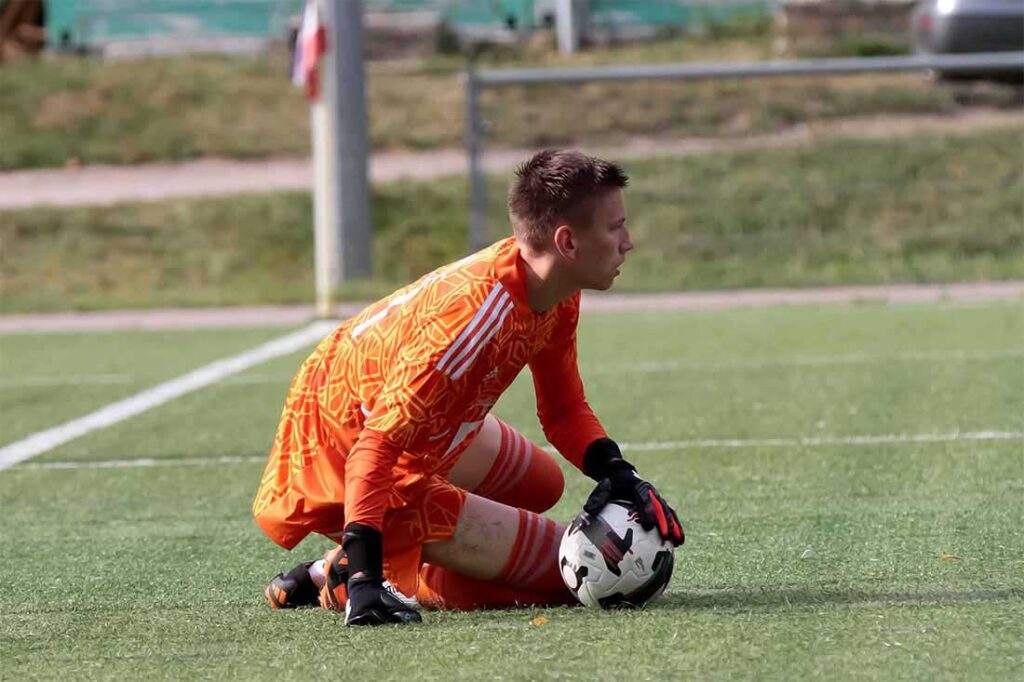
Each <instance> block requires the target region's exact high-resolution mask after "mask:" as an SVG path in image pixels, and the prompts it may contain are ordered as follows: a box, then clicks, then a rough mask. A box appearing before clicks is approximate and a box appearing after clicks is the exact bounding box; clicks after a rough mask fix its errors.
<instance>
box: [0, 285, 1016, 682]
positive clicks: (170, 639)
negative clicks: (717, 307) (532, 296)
mask: <svg viewBox="0 0 1024 682" xmlns="http://www.w3.org/2000/svg"><path fill="white" fill-rule="evenodd" d="M283 333H284V332H282V331H281V330H277V331H276V332H274V331H269V330H263V331H261V332H253V335H254V337H253V338H252V341H253V343H256V342H258V341H259V340H262V338H265V337H266V336H267V335H269V334H283ZM580 333H581V338H580V349H581V367H582V373H583V376H584V379H585V381H586V384H587V387H588V395H589V397H590V400H591V403H592V405H593V406H594V408H595V410H596V411H597V413H598V414H599V415H600V416H601V417H602V418H603V420H604V421H605V423H606V425H607V426H608V428H609V430H610V431H611V433H612V434H613V435H614V436H615V437H616V438H618V439H620V440H621V441H623V442H624V443H627V444H629V445H630V446H632V447H631V452H629V453H628V456H629V457H630V458H631V459H633V461H634V462H635V463H636V464H637V466H638V467H639V469H640V471H641V473H643V474H644V475H645V476H647V477H648V478H650V479H651V480H652V481H654V482H655V483H656V484H657V485H658V487H659V489H660V490H661V491H662V493H663V494H664V495H665V496H666V497H667V498H668V499H669V500H670V501H671V502H673V504H675V505H676V507H677V508H678V510H679V511H680V514H681V516H682V518H683V520H684V524H685V527H686V529H687V535H688V540H687V543H686V545H685V546H684V547H682V548H681V549H679V550H678V551H677V554H676V559H677V563H676V571H675V574H674V577H673V580H672V583H671V585H670V587H669V590H668V592H667V594H666V595H665V596H664V597H663V598H662V599H661V600H659V601H658V602H655V603H654V604H652V605H651V606H650V607H649V608H648V609H647V610H645V611H642V612H600V611H592V610H587V609H583V608H558V609H521V610H508V611H493V612H479V613H469V614H466V613H440V612H430V613H427V614H426V616H425V623H424V624H423V625H422V626H420V627H417V628H411V629H397V628H386V629H376V630H355V629H347V628H345V627H344V626H343V625H342V623H341V619H340V618H339V617H338V616H336V615H333V614H329V613H326V612H322V611H319V610H305V611H298V612H274V611H271V610H270V609H268V608H267V607H266V606H265V605H264V604H263V603H262V599H263V598H262V594H261V590H262V587H263V585H264V584H265V583H266V581H267V580H268V579H269V578H270V577H271V576H272V575H273V574H274V573H276V572H277V571H279V570H282V569H283V568H286V567H288V566H290V565H291V564H292V563H294V562H295V561H296V560H297V559H299V558H302V557H310V556H313V555H315V554H317V553H318V552H320V551H322V550H323V549H324V548H325V547H326V544H325V543H324V541H323V540H317V539H310V540H307V541H306V542H304V543H303V544H302V545H301V546H300V547H299V548H298V550H297V551H296V552H295V553H293V554H291V555H289V554H288V553H286V552H284V551H283V550H280V549H279V548H277V547H276V546H274V545H273V544H272V543H271V542H270V541H269V540H267V539H266V538H265V537H263V536H262V535H261V534H260V532H259V531H258V529H257V528H256V527H255V525H254V524H253V522H252V520H251V518H250V512H249V505H250V503H251V499H252V495H253V494H254V492H255V488H256V485H257V482H258V478H259V474H260V470H261V468H262V462H261V460H262V458H263V456H264V455H265V454H266V451H267V448H268V446H269V443H270V439H271V438H272V435H273V430H274V426H275V423H276V416H277V412H278V411H279V410H280V406H281V403H282V400H283V396H284V391H285V388H286V385H287V382H288V379H289V376H290V374H291V372H292V371H293V370H294V368H295V367H296V366H297V364H298V362H299V361H300V359H301V355H302V354H301V353H300V354H297V355H296V356H293V357H288V358H281V359H278V360H275V361H273V362H270V363H267V364H266V365H264V366H261V367H257V368H254V369H253V370H251V371H249V372H247V373H245V374H243V375H241V376H240V377H238V378H237V379H236V380H234V381H227V382H224V383H222V384H218V385H215V386H213V387H210V388H208V389H205V390H203V391H200V392H198V393H195V394H191V395H189V396H185V397H182V398H180V399H178V400H175V401H173V402H171V403H169V404H167V405H165V406H162V407H160V408H157V409H154V410H153V411H151V412H148V413H146V414H143V415H140V416H138V417H136V418H134V419H132V420H129V421H127V422H124V423H122V424H119V425H116V426H113V427H111V428H109V429H107V430H104V431H101V432H97V433H95V434H92V435H89V436H85V437H83V438H81V439H79V440H77V441H73V442H71V443H68V444H66V445H64V446H63V447H61V448H58V449H57V450H54V451H52V452H50V453H46V454H44V455H41V456H39V457H37V458H36V459H34V460H31V461H28V462H25V463H22V464H19V465H17V466H15V467H14V468H11V469H8V470H5V471H2V472H0V508H2V509H3V512H4V513H3V514H2V515H0V535H2V537H3V538H4V568H5V579H6V581H7V583H6V589H5V590H4V591H3V594H2V596H0V647H2V649H3V652H4V674H5V676H7V675H9V676H10V677H11V679H28V678H47V679H56V678H74V679H124V678H133V679H152V678H159V679H163V678H175V679H182V678H187V679H224V678H242V677H245V678H254V679H296V680H308V679H310V678H311V677H314V676H320V675H324V674H328V675H340V676H343V677H344V678H346V679H445V680H447V679H467V680H468V679H484V678H486V679H513V680H518V679H522V680H527V679H566V678H571V679H588V678H599V679H605V678H609V677H620V676H629V677H631V678H636V679H659V680H660V679H679V678H693V677H699V678H744V679H750V678H757V679H780V680H781V679H787V680H788V679H795V678H804V677H810V676H817V677H827V678H831V679H836V678H838V679H879V678H885V679H893V678H899V679H903V678H910V679H922V680H932V679H964V678H970V679H1007V678H1011V677H1013V676H1014V675H1015V674H1016V673H1018V672H1019V670H1020V669H1021V666H1022V665H1024V644H1022V642H1024V579H1022V576H1024V553H1022V547H1024V531H1022V530H1021V524H1020V520H1021V518H1022V515H1024V440H1022V438H1024V437H1022V435H1021V432H1022V431H1024V419H1022V415H1024V397H1022V396H1024V373H1022V372H1020V367H1021V364H1022V359H1021V358H1022V354H1024V344H1022V339H1024V307H1022V306H1021V304H1020V303H993V304H977V305H962V304H934V305H890V306H884V305H877V304H855V305H834V306H799V307H778V308H766V309H739V310H730V311H720V312H683V313H678V312H676V313H672V312H630V313H601V314H598V313H591V314H586V315H585V316H584V321H583V324H582V326H581V331H580ZM204 335H208V338H206V339H204V343H203V344H196V345H195V346H185V347H183V346H182V339H183V338H184V337H183V336H176V335H173V334H153V335H152V338H151V339H149V340H146V339H145V336H146V335H145V334H140V333H135V334H109V335H107V336H106V337H104V338H105V339H106V343H105V344H103V345H102V346H98V345H97V344H96V343H95V340H94V339H90V338H89V335H83V336H81V337H79V338H80V339H81V340H82V343H81V347H82V349H83V350H88V351H91V353H90V354H91V356H92V357H93V361H94V362H95V363H96V365H97V367H102V368H103V369H105V370H107V371H112V372H120V373H124V374H128V375H131V376H138V377H139V379H140V382H141V383H146V382H149V381H155V380H157V379H158V378H159V377H157V375H156V374H155V373H152V369H151V366H152V363H151V362H148V361H147V356H149V357H150V358H151V357H154V356H159V357H163V358H166V360H165V362H164V363H163V364H164V366H165V368H166V369H167V370H168V372H169V371H170V370H171V369H172V364H171V363H172V362H177V363H178V365H185V366H189V365H198V364H201V363H203V362H206V361H207V360H209V359H210V358H211V355H212V353H211V349H212V341H213V339H214V336H215V334H214V333H213V332H204ZM257 337H259V338H257ZM66 338H72V337H66ZM206 341H210V342H211V343H210V344H207V343H206ZM243 341H244V339H243V338H242V337H241V336H240V335H238V333H237V332H231V333H225V335H224V337H223V346H222V350H223V355H230V354H232V353H236V352H238V351H239V350H240V349H241V348H240V346H243V345H244V344H243V343H242V342H243ZM4 342H5V344H6V343H9V342H10V338H5V339H4ZM50 343H51V339H47V338H46V337H43V336H39V337H36V338H35V339H34V342H33V343H31V344H26V343H22V345H20V346H18V348H17V357H18V358H19V362H18V363H17V364H18V365H22V366H23V367H24V368H25V369H24V370H21V369H19V370H17V372H15V371H14V370H13V369H12V367H13V365H12V363H8V362H5V363H4V364H3V366H2V374H0V378H7V377H9V376H11V375H13V374H15V373H17V374H18V375H19V376H20V377H21V378H22V379H25V378H26V377H28V376H30V375H31V374H30V372H42V371H43V370H44V369H45V363H44V359H45V358H46V357H47V356H48V355H51V354H52V353H51V350H52V348H53V347H54V346H53V345H48V344H50ZM139 347H146V348H149V352H148V353H138V352H133V349H137V348H139ZM4 348H5V351H6V350H7V349H8V348H10V346H7V345H5V346H4ZM175 354H176V355H177V356H178V357H177V358H176V359H175V360H173V361H172V360H171V359H170V358H173V356H174V355H175ZM68 355H69V360H68V365H69V366H76V365H75V363H73V362H71V358H73V357H74V353H73V351H72V350H69V351H68ZM5 357H9V354H8V353H7V352H5ZM82 362H84V359H83V360H82ZM178 365H175V366H178ZM40 368H41V369H40ZM147 372H150V373H149V374H147ZM48 396H49V403H50V404H51V405H52V407H53V409H54V410H56V411H57V412H58V413H59V414H60V415H62V416H59V417H57V416H55V419H54V421H55V422H59V421H60V420H61V419H63V418H65V417H66V416H67V415H68V413H69V412H72V411H74V410H73V409H72V408H73V407H75V408H79V407H80V408H83V409H84V408H85V407H86V406H85V405H84V404H82V405H78V404H75V403H74V401H75V400H76V399H75V398H74V397H73V395H72V393H71V392H68V391H57V390H54V391H52V392H51V393H49V394H48ZM26 399H27V398H26ZM36 400H38V398H36ZM9 404H10V405H12V406H14V407H17V405H18V404H19V400H18V398H17V395H15V396H14V398H12V399H11V401H10V403H9ZM533 412H534V406H533V403H532V395H531V387H530V385H529V381H528V377H523V378H522V380H520V381H517V383H516V384H515V385H514V386H513V388H512V389H511V390H510V391H509V392H508V393H507V394H506V396H505V397H504V398H503V399H502V401H501V402H500V403H499V405H498V406H497V408H496V413H497V414H498V415H499V416H501V417H502V418H504V419H506V420H507V421H509V422H510V423H512V424H514V425H515V426H517V427H518V428H521V429H522V430H523V431H524V432H526V433H528V434H530V435H531V436H533V437H538V434H539V430H538V427H537V425H536V419H535V417H534V416H533ZM7 414H8V410H6V409H5V410H4V413H3V414H2V415H0V420H3V421H2V422H0V423H3V424H4V425H5V428H6V425H7V420H8V419H9V417H8V416H7ZM957 432H961V433H968V432H971V433H977V432H1001V433H1004V434H1006V435H1005V436H1004V437H1003V438H1002V439H997V438H996V436H989V437H986V438H981V439H978V440H955V439H954V434H955V433H957ZM855 436H860V437H863V436H876V437H887V438H888V441H886V442H877V443H874V444H871V443H863V442H861V443H858V442H855V441H850V440H849V439H850V438H851V437H855ZM897 436H898V437H902V438H903V441H902V442H894V441H895V440H897V439H896V438H894V437H897ZM924 437H928V438H924ZM814 438H818V439H821V438H833V439H837V440H836V441H833V442H831V444H820V441H819V443H818V444H816V443H815V442H814V441H810V440H804V441H803V442H799V441H800V439H814ZM914 438H916V439H917V440H914ZM763 439H795V440H796V441H798V442H789V444H783V445H779V444H774V445H773V444H770V443H764V442H760V441H762V440H763ZM842 439H847V440H846V441H842ZM725 440H728V441H729V443H726V442H723V441H725ZM702 443H703V444H702ZM143 457H144V458H162V459H160V462H158V463H162V464H163V465H162V466H141V464H142V463H143V462H136V463H133V460H136V459H138V458H143ZM224 457H236V458H238V459H231V460H224V459H221V458H224ZM115 460H120V461H121V463H122V464H123V465H125V466H122V467H121V468H109V467H108V468H78V469H60V468H49V467H52V466H54V465H56V464H61V465H79V466H83V465H87V464H89V463H99V462H111V461H115ZM62 463H63V464H62ZM588 489H589V484H588V482H587V480H586V479H584V478H583V477H582V475H579V474H575V473H572V472H569V475H568V478H567V489H566V494H565V496H564V497H563V499H562V501H561V502H560V503H559V504H558V505H557V506H556V507H555V508H554V509H553V510H552V511H551V512H550V515H551V516H553V517H554V518H558V519H560V520H566V519H568V518H570V517H571V516H572V515H573V514H574V513H575V512H576V510H578V508H579V506H580V505H581V503H582V501H583V499H584V497H585V495H586V493H587V491H588ZM537 616H543V617H544V618H546V619H547V620H546V622H545V623H542V624H532V621H533V619H534V618H535V617H537Z"/></svg>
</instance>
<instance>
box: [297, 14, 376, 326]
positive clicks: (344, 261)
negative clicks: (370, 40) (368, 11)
mask: <svg viewBox="0 0 1024 682" xmlns="http://www.w3.org/2000/svg"><path fill="white" fill-rule="evenodd" d="M316 2H317V3H318V4H317V6H318V9H319V10H320V12H319V14H320V16H321V17H322V18H323V23H324V24H325V28H326V37H327V44H326V50H325V52H324V54H323V55H322V58H321V60H320V83H321V93H320V97H318V98H317V100H316V101H314V102H313V103H312V105H311V106H310V124H311V125H310V128H311V131H312V133H311V134H312V138H313V139H312V144H313V175H314V179H313V216H314V217H313V234H314V239H315V245H314V257H315V261H316V264H315V273H316V309H317V315H318V316H319V317H330V316H331V314H332V308H333V301H332V297H331V295H332V290H333V289H334V287H336V286H338V284H340V283H341V281H343V280H350V279H356V278H359V277H368V276H370V275H371V274H372V268H373V265H372V241H373V240H372V226H371V218H370V185H369V172H368V165H369V163H368V157H369V153H370V150H369V141H368V133H367V120H366V119H367V117H366V93H365V88H366V86H365V74H364V65H363V23H362V22H363V5H362V0H316Z"/></svg>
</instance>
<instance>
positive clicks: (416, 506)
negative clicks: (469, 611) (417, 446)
mask: <svg viewBox="0 0 1024 682" xmlns="http://www.w3.org/2000/svg"><path fill="white" fill-rule="evenodd" d="M402 493H403V495H402V497H403V498H404V501H403V502H398V504H400V505H401V506H395V507H393V508H390V509H389V510H388V511H387V512H385V514H384V528H383V529H382V535H383V537H384V573H385V575H386V576H387V578H388V580H390V581H391V583H392V584H393V585H394V586H395V587H397V588H398V589H399V590H400V591H401V592H403V593H404V594H407V595H414V594H416V590H417V588H418V585H419V569H420V563H421V560H420V555H421V553H422V547H423V543H425V542H440V541H443V540H448V539H449V538H451V536H452V534H453V533H454V532H455V525H456V524H457V523H458V520H459V514H461V513H462V505H463V504H464V503H465V501H466V492H465V491H464V490H462V489H461V488H458V487H456V486H455V485H453V484H452V483H451V482H449V481H448V480H447V479H446V478H444V477H442V476H430V477H427V478H424V479H421V480H419V481H417V482H416V483H415V484H413V485H411V486H408V487H406V488H404V489H403V491H402ZM308 502H309V500H308V499H303V498H302V497H301V496H299V495H298V494H296V493H295V491H294V490H289V491H288V492H286V493H285V494H284V495H283V496H281V497H279V498H278V499H277V500H275V501H274V502H273V503H271V504H270V506H269V507H267V508H266V509H264V510H263V511H262V512H261V513H259V514H257V515H256V523H257V524H259V526H260V528H261V529H262V530H263V532H264V533H266V534H267V536H268V537H270V539H272V540H273V541H274V542H276V543H277V544H279V545H281V546H282V547H285V548H286V549H291V548H292V547H294V546H295V545H297V544H298V543H299V542H300V541H301V540H302V539H303V538H304V537H306V536H307V535H308V534H310V533H318V534H320V535H325V536H327V537H328V538H330V539H332V540H334V541H335V542H337V543H339V544H340V543H341V537H342V532H343V531H344V528H345V515H344V506H343V505H341V504H338V505H332V509H331V510H330V512H331V513H325V512H326V511H328V510H325V509H322V508H321V509H316V510H313V509H309V507H308V506H307V505H308ZM326 519H331V520H332V521H330V522H328V521H326Z"/></svg>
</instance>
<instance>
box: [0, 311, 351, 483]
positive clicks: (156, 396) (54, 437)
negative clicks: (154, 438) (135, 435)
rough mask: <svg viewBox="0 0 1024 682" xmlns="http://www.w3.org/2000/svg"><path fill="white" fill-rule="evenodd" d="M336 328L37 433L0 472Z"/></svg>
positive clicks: (326, 325) (2, 461)
mask: <svg viewBox="0 0 1024 682" xmlns="http://www.w3.org/2000/svg"><path fill="white" fill-rule="evenodd" d="M335 326H337V322H332V321H319V322H314V323H313V324H311V325H309V326H308V327H306V328H304V329H300V330H299V331H297V332H293V333H291V334H288V335H286V336H282V337H280V338H277V339H273V340H271V341H267V342H266V343H264V344H261V345H259V346H257V347H255V348H253V349H251V350H247V351H245V352H244V353H241V354H239V355H235V356H233V357H230V358H225V359H223V360H217V361H216V362H211V363H210V364H208V365H206V366H205V367H200V368H199V369H196V370H193V371H191V372H189V373H188V374H184V375H182V376H180V377H178V378H176V379H171V380H170V381H166V382H164V383H162V384H159V385H157V386H154V387H152V388H149V389H146V390H145V391H142V392H140V393H136V394H135V395H133V396H131V397H129V398H125V399H124V400H120V401H118V402H116V403H112V404H110V405H107V406H106V407H103V408H100V409H99V410H96V411H95V412H93V413H92V414H88V415H86V416H84V417H80V418H78V419H74V420H72V421H69V422H67V423H65V424H61V425H60V426H56V427H54V428H52V429H47V430H45V431H39V432H38V433H34V434H32V435H31V436H28V437H27V438H24V439H22V440H19V441H17V442H15V443H11V444H10V445H6V446H4V447H3V448H0V470H2V469H6V468H7V467H9V466H12V465H14V464H17V463H18V462H21V461H24V460H26V459H28V458H30V457H34V456H36V455H38V454H40V453H43V452H46V451H48V450H52V449H53V448H55V447H57V446H59V445H63V444H64V443H67V442H68V441H71V440H74V439H75V438H79V437H81V436H84V435H85V434H87V433H90V432H92V431H96V430H97V429H104V428H107V427H108V426H111V425H113V424H117V423H118V422H122V421H124V420H126V419H129V418H130V417H134V416H135V415H138V414H141V413H143V412H145V411H147V410H151V409H153V408H154V407H157V406H159V405H163V404H164V403H166V402H168V401H170V400H173V399H174V398H178V397H180V396H183V395H185V394H186V393H191V392H192V391H196V390H198V389H200V388H204V387H206V386H209V385H210V384H214V383H216V382H218V381H221V380H222V379H224V378H225V377H229V376H231V375H233V374H238V373H239V372H244V371H245V370H247V369H249V368H250V367H254V366H255V365H258V364H260V363H262V362H266V361H267V360H271V359H273V358H276V357H280V356H282V355H287V354H289V353H294V352H295V351H297V350H299V349H301V348H304V347H306V346H309V345H311V344H313V343H315V342H317V341H319V340H320V339H321V338H323V337H324V336H325V335H326V334H327V333H328V332H330V331H331V330H332V329H334V327H335Z"/></svg>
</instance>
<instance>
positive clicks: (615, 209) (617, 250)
mask: <svg viewBox="0 0 1024 682" xmlns="http://www.w3.org/2000/svg"><path fill="white" fill-rule="evenodd" d="M573 232H574V233H575V236H576V240H577V244H578V256H577V258H576V263H575V264H574V265H575V267H574V268H573V269H574V271H575V274H576V276H577V278H578V280H579V283H580V287H581V288H583V289H599V290H601V291H604V290H605V289H609V288H611V286H612V283H613V282H614V281H615V278H616V277H617V276H618V275H619V268H620V267H621V266H622V264H623V263H624V262H625V260H626V253H627V252H629V251H630V250H632V249H633V242H632V241H630V239H629V230H628V229H627V228H626V205H625V203H624V201H623V198H622V190H620V189H613V190H611V191H608V192H605V193H604V194H602V195H601V196H600V197H599V198H598V199H597V200H596V201H595V202H594V213H593V222H592V223H591V225H590V227H589V228H583V229H579V230H574V231H573Z"/></svg>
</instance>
